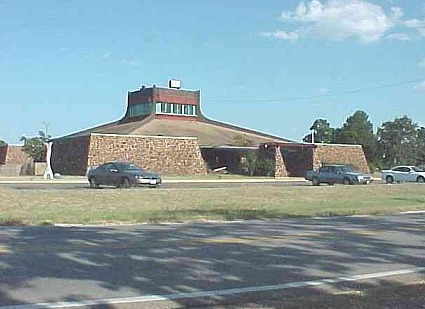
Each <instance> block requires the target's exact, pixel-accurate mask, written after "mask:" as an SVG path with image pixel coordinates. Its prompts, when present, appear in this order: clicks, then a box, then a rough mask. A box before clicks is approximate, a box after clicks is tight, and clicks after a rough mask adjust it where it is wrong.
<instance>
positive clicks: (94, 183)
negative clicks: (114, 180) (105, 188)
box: [89, 177, 99, 189]
mask: <svg viewBox="0 0 425 309" xmlns="http://www.w3.org/2000/svg"><path fill="white" fill-rule="evenodd" d="M89 183H90V188H92V189H95V188H99V184H98V183H97V182H96V178H94V177H92V178H90V179H89Z"/></svg>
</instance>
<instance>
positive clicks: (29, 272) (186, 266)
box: [0, 214, 425, 309]
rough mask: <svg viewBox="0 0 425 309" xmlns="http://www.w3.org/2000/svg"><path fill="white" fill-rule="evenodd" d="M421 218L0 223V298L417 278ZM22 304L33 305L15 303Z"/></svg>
mask: <svg viewBox="0 0 425 309" xmlns="http://www.w3.org/2000/svg"><path fill="white" fill-rule="evenodd" d="M424 226H425V217H424V214H404V215H393V216H370V217H369V216H366V217H333V218H310V219H305V218H303V219H286V220H268V221H244V222H231V223H212V222H198V223H186V224H152V225H135V226H121V227H117V226H106V227H90V226H85V227H75V226H73V227H70V226H61V227H13V226H12V227H0V308H2V307H3V306H13V307H6V308H42V307H47V305H40V304H39V303H44V302H48V303H49V306H50V308H53V307H55V306H57V307H60V306H65V305H67V306H68V307H71V306H83V305H87V304H102V306H100V307H99V308H116V307H115V306H118V307H125V308H170V307H187V306H190V305H196V306H204V307H207V306H210V305H215V304H223V303H224V304H226V302H227V303H228V302H232V303H233V304H237V305H238V306H241V307H244V304H245V303H246V302H248V301H250V300H252V298H257V299H261V300H266V299H269V298H272V297H273V298H274V299H279V298H285V297H294V296H297V295H298V296H308V295H312V294H315V293H319V291H320V293H325V294H326V293H329V295H330V294H331V293H332V291H335V290H349V289H350V288H353V287H354V286H356V285H359V284H360V285H361V287H362V289H366V288H367V287H371V286H375V285H385V284H389V283H391V282H398V284H404V283H408V282H412V281H415V280H421V279H422V280H423V278H424V276H423V275H424V271H425V261H424V255H425V247H424V240H425V236H424V234H425V233H424ZM90 301H92V303H90ZM57 302H65V303H61V304H58V303H57ZM24 304H38V305H37V306H29V307H16V306H18V305H24ZM400 308H403V306H401V307H400ZM2 309H4V308H2Z"/></svg>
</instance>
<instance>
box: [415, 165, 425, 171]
mask: <svg viewBox="0 0 425 309" xmlns="http://www.w3.org/2000/svg"><path fill="white" fill-rule="evenodd" d="M412 169H413V170H414V171H415V172H424V169H423V168H420V167H417V166H413V167H412Z"/></svg>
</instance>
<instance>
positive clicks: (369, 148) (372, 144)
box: [335, 110, 380, 164]
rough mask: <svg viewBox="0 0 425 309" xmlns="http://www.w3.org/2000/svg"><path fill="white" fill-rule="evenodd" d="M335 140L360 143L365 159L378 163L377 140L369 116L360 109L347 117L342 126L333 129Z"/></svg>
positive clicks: (342, 142) (341, 142)
mask: <svg viewBox="0 0 425 309" xmlns="http://www.w3.org/2000/svg"><path fill="white" fill-rule="evenodd" d="M335 142H336V143H340V144H360V145H362V146H363V151H364V153H365V157H366V160H367V161H368V162H369V163H372V164H379V161H380V155H379V153H378V140H377V137H376V135H375V134H374V132H373V124H372V122H370V120H369V116H368V115H367V114H366V113H365V112H364V111H361V110H358V111H356V112H355V113H354V114H353V115H352V116H350V117H348V118H347V120H346V121H345V123H344V124H343V126H342V127H341V128H340V129H337V130H336V131H335Z"/></svg>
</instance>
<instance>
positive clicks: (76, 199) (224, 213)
mask: <svg viewBox="0 0 425 309" xmlns="http://www.w3.org/2000/svg"><path fill="white" fill-rule="evenodd" d="M408 210H425V186H424V185H421V184H400V185H369V186H338V185H336V186H320V187H313V186H299V187H280V188H277V187H273V186H261V187H256V186H247V187H231V188H217V189H202V188H199V189H197V188H186V189H183V188H182V189H166V188H159V189H148V188H140V189H129V190H122V189H109V188H108V189H99V190H91V189H81V190H41V189H37V190H34V189H31V190H30V189H28V190H23V189H9V188H0V224H29V225H39V224H54V223H76V224H106V223H142V222H170V221H174V222H176V221H187V220H236V219H265V218H282V217H305V216H336V215H353V214H384V213H393V212H399V211H408Z"/></svg>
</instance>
